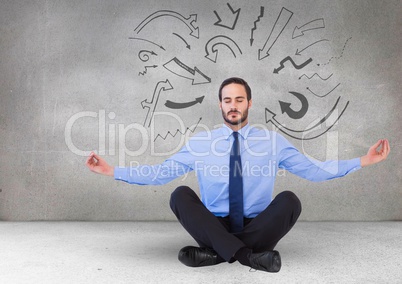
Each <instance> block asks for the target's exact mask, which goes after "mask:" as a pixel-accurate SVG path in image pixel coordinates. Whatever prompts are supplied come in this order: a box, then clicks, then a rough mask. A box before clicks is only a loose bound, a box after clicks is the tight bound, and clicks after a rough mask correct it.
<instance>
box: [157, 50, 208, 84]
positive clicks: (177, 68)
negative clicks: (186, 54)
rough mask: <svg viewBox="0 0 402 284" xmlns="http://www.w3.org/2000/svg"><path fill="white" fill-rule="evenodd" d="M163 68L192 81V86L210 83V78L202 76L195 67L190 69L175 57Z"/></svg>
mask: <svg viewBox="0 0 402 284" xmlns="http://www.w3.org/2000/svg"><path fill="white" fill-rule="evenodd" d="M163 67H165V68H166V69H167V70H169V71H170V72H172V73H173V74H176V75H177V76H180V77H183V78H186V79H190V80H192V84H193V85H198V84H206V83H211V78H209V77H207V76H206V75H204V74H203V73H202V72H201V71H200V70H199V69H198V68H197V67H194V69H191V68H190V67H188V66H187V65H185V64H184V63H183V62H181V61H180V60H179V59H177V58H176V57H174V58H173V59H172V60H170V61H168V62H167V63H165V64H163Z"/></svg>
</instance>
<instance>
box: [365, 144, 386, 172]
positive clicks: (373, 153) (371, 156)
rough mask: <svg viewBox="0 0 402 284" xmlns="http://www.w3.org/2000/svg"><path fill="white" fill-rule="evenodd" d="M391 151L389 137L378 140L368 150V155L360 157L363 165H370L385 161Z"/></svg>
mask: <svg viewBox="0 0 402 284" xmlns="http://www.w3.org/2000/svg"><path fill="white" fill-rule="evenodd" d="M389 152H390V147H389V142H388V140H387V139H381V140H378V141H377V143H375V144H374V145H373V146H371V147H370V149H369V150H368V152H367V155H365V156H363V157H361V158H360V163H361V166H362V167H366V166H370V165H373V164H376V163H378V162H381V161H384V160H385V159H386V158H387V157H388V155H389Z"/></svg>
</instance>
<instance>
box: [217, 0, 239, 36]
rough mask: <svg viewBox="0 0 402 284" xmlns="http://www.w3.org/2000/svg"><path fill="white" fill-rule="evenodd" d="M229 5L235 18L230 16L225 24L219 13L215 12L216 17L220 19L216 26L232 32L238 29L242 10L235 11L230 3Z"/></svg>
mask: <svg viewBox="0 0 402 284" xmlns="http://www.w3.org/2000/svg"><path fill="white" fill-rule="evenodd" d="M227 5H228V7H229V9H230V11H231V12H232V15H233V16H230V15H229V16H228V17H227V18H226V19H225V23H224V24H223V23H222V19H221V17H219V15H218V12H216V11H214V13H215V16H216V17H217V18H218V21H217V22H216V23H215V24H214V25H215V26H219V27H222V28H227V29H230V30H234V29H235V27H236V23H237V20H238V19H239V15H240V10H241V9H240V8H239V9H237V10H236V11H235V10H233V8H232V7H231V6H230V4H229V3H227Z"/></svg>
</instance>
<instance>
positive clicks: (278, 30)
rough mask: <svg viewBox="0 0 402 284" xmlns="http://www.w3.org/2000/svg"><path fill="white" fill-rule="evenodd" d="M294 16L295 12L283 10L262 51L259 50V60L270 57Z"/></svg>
mask: <svg viewBox="0 0 402 284" xmlns="http://www.w3.org/2000/svg"><path fill="white" fill-rule="evenodd" d="M292 16H293V12H291V11H289V10H288V9H286V8H285V7H283V8H282V10H281V12H280V14H279V16H278V18H277V19H276V21H275V24H274V26H273V27H272V30H271V33H270V34H269V36H268V39H267V41H266V42H265V44H264V46H263V48H262V49H259V50H258V60H262V59H264V58H265V57H267V56H269V51H270V50H271V48H272V47H273V46H274V44H275V42H276V41H277V40H278V38H279V36H280V35H281V34H282V32H283V30H284V29H285V27H286V25H287V24H288V23H289V21H290V18H291V17H292Z"/></svg>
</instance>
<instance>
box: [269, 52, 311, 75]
mask: <svg viewBox="0 0 402 284" xmlns="http://www.w3.org/2000/svg"><path fill="white" fill-rule="evenodd" d="M286 61H290V63H292V65H293V66H294V67H295V68H296V69H302V68H303V67H305V66H306V65H307V64H309V63H310V62H311V61H313V59H312V58H309V59H307V60H306V61H305V62H303V63H302V64H300V65H297V64H296V63H295V62H294V61H293V59H292V57H290V56H287V57H285V58H284V59H282V60H281V62H279V64H280V66H279V67H278V68H275V69H274V73H276V74H278V73H279V71H281V70H282V69H283V68H284V67H285V65H284V64H285V62H286Z"/></svg>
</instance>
